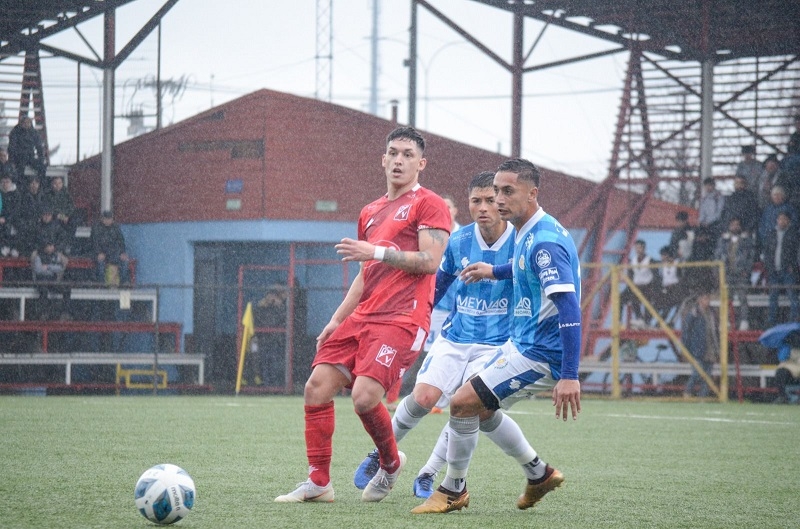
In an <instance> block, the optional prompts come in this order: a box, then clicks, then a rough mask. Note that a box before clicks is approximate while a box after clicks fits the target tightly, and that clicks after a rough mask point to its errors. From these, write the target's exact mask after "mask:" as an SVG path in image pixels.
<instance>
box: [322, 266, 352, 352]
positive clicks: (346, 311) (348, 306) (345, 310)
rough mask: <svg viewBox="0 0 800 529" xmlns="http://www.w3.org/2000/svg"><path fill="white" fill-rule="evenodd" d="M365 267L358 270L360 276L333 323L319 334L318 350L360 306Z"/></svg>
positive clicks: (334, 315) (332, 319)
mask: <svg viewBox="0 0 800 529" xmlns="http://www.w3.org/2000/svg"><path fill="white" fill-rule="evenodd" d="M363 271H364V267H363V265H362V266H361V268H359V269H358V274H357V275H356V278H355V279H353V283H352V284H351V285H350V289H349V290H348V291H347V295H346V296H345V297H344V300H342V303H341V304H340V305H339V308H337V309H336V312H334V313H333V316H331V321H329V322H328V324H327V325H326V326H325V328H324V329H322V332H321V333H319V336H317V350H319V346H320V344H322V342H324V341H325V340H327V339H328V336H330V334H331V333H332V332H333V331H334V330H335V329H336V327H338V326H339V325H340V324H341V323H342V322H343V321H344V319H345V318H346V317H347V316H349V315H350V314H352V313H353V311H354V310H356V307H357V306H358V302H359V300H360V299H361V294H362V292H363V291H364V275H363Z"/></svg>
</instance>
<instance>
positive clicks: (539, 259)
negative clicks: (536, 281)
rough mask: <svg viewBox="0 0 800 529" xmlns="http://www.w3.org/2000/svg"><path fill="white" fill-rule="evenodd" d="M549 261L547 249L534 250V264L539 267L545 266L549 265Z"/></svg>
mask: <svg viewBox="0 0 800 529" xmlns="http://www.w3.org/2000/svg"><path fill="white" fill-rule="evenodd" d="M551 261H552V259H551V257H550V252H548V251H547V250H539V251H538V252H536V264H537V265H539V268H547V267H548V266H550V262H551Z"/></svg>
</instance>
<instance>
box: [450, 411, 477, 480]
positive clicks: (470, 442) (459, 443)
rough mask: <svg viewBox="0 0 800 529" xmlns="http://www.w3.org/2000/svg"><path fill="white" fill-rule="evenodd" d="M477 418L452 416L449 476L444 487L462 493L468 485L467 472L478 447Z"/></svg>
mask: <svg viewBox="0 0 800 529" xmlns="http://www.w3.org/2000/svg"><path fill="white" fill-rule="evenodd" d="M479 422H480V420H479V419H478V417H477V416H475V417H464V418H461V417H453V416H452V415H451V416H450V433H449V434H448V436H447V439H448V441H447V476H445V478H444V480H443V481H442V486H443V487H444V488H446V489H448V490H452V491H453V492H461V491H462V490H464V486H465V485H466V478H467V470H468V469H469V462H470V460H471V459H472V454H473V453H474V452H475V447H477V446H478V424H479Z"/></svg>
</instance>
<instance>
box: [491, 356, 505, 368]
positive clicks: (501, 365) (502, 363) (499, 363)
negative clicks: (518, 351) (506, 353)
mask: <svg viewBox="0 0 800 529" xmlns="http://www.w3.org/2000/svg"><path fill="white" fill-rule="evenodd" d="M507 365H508V359H507V358H505V357H502V358H498V359H497V362H495V363H494V368H495V369H505V367H506V366H507Z"/></svg>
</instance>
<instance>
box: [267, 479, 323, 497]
mask: <svg viewBox="0 0 800 529" xmlns="http://www.w3.org/2000/svg"><path fill="white" fill-rule="evenodd" d="M311 501H319V502H327V503H330V502H332V501H333V486H332V485H331V484H330V483H328V484H327V485H325V486H324V487H320V486H319V485H317V484H315V483H314V482H313V481H311V479H310V478H309V479H307V480H306V481H304V482H302V483H298V485H297V488H296V489H295V490H293V491H292V492H290V493H289V494H284V495H283V496H278V497H277V498H275V502H276V503H303V502H311Z"/></svg>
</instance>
